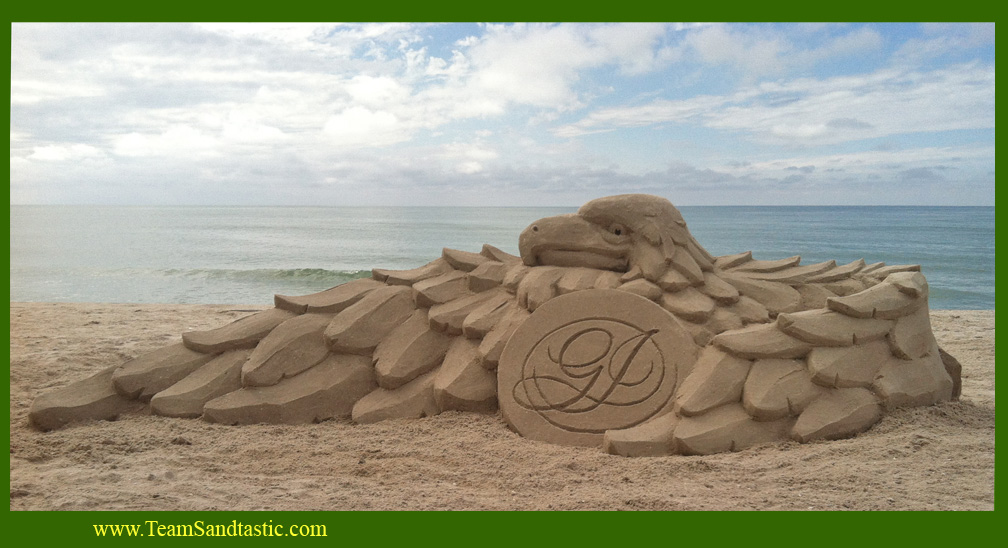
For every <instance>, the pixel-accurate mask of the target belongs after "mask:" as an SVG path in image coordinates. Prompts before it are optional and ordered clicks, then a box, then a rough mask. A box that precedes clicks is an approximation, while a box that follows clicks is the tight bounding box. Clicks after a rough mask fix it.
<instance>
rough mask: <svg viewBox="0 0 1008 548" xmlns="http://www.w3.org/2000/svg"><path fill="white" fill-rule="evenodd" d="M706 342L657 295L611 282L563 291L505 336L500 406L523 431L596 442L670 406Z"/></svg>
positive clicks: (557, 440)
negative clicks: (655, 297) (631, 290)
mask: <svg viewBox="0 0 1008 548" xmlns="http://www.w3.org/2000/svg"><path fill="white" fill-rule="evenodd" d="M698 350H699V348H698V347H697V346H696V344H695V343H694V342H693V338H692V337H691V336H690V335H689V333H688V332H687V331H686V330H685V329H684V328H683V327H682V326H681V325H680V324H679V323H678V322H677V321H676V319H675V318H674V317H673V316H672V315H671V314H669V313H668V312H667V311H666V310H665V309H663V308H662V307H660V306H658V305H657V304H655V303H654V302H652V301H650V300H648V299H646V298H644V297H641V296H639V295H635V294H633V293H629V292H627V291H619V290H612V289H595V290H587V291H579V292H577V293H571V294H568V295H563V296H560V297H557V298H555V299H553V300H551V301H549V302H547V303H545V304H543V305H542V306H541V307H539V308H538V309H536V311H535V312H534V313H533V314H532V315H531V316H530V317H529V318H528V319H527V320H526V321H525V322H524V323H523V324H522V325H521V326H520V327H519V328H518V329H517V330H516V331H515V333H514V335H512V336H511V339H510V340H509V341H508V343H507V346H506V347H505V348H504V352H503V354H502V355H501V359H500V362H499V365H498V369H497V393H498V398H499V400H500V408H501V412H502V414H503V416H504V420H505V421H507V423H508V424H510V425H511V426H512V427H513V428H514V429H515V430H517V431H518V432H519V433H520V434H521V435H523V436H525V437H529V438H532V439H537V440H540V441H547V442H551V443H561V444H565V445H586V446H598V445H601V443H602V438H603V436H604V435H605V432H606V431H607V430H622V429H625V428H629V427H632V426H636V425H638V424H641V423H643V422H646V421H647V420H649V419H651V418H653V417H655V416H656V415H659V414H661V413H662V412H663V411H668V410H670V409H671V407H672V397H673V395H674V394H675V389H676V383H677V380H678V379H679V376H680V370H682V369H683V368H688V367H689V366H690V365H691V364H692V363H693V362H694V361H695V360H696V356H697V352H698Z"/></svg>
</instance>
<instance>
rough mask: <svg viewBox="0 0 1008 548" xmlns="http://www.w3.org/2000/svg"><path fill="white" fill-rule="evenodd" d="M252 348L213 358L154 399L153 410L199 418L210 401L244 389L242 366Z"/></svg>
mask: <svg viewBox="0 0 1008 548" xmlns="http://www.w3.org/2000/svg"><path fill="white" fill-rule="evenodd" d="M251 353H252V351H251V350H231V351H229V352H225V353H223V354H221V355H219V356H217V357H216V358H214V359H212V360H210V361H209V362H207V363H206V365H203V366H202V367H200V368H199V369H197V370H195V371H193V372H192V373H190V374H189V375H187V376H186V377H185V378H184V379H182V380H180V381H179V382H177V383H175V384H173V385H171V386H170V387H168V388H166V389H164V390H162V391H160V392H158V393H157V394H155V395H154V397H153V398H151V402H150V406H151V413H154V414H155V415H164V416H166V417H186V418H195V417H199V416H200V415H202V414H203V405H205V404H206V402H208V401H210V400H212V399H214V398H216V397H217V396H223V395H224V394H227V393H228V392H234V391H235V390H238V389H239V388H241V386H242V383H241V373H242V365H244V364H245V362H246V361H248V358H249V355H250V354H251Z"/></svg>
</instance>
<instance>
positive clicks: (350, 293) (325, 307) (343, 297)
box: [273, 279, 385, 314]
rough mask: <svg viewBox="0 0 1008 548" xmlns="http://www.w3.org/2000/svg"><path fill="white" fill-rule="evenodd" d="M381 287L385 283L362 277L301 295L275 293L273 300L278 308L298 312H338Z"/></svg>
mask: <svg viewBox="0 0 1008 548" xmlns="http://www.w3.org/2000/svg"><path fill="white" fill-rule="evenodd" d="M379 287H385V284H382V283H380V282H377V281H375V280H368V279H361V280H354V281H352V282H347V283H345V284H342V285H337V286H336V287H333V288H331V289H327V290H325V291H321V292H319V293H313V294H311V295H304V296H301V297H287V296H285V295H274V296H273V302H274V304H275V305H276V307H277V308H281V309H284V310H289V311H291V312H294V313H296V314H304V313H305V312H318V313H323V314H324V313H336V312H341V311H342V310H344V309H345V308H347V307H348V306H350V305H352V304H354V303H356V302H357V301H359V300H361V299H362V298H363V297H364V295H366V294H367V293H368V292H369V291H371V290H374V289H378V288H379Z"/></svg>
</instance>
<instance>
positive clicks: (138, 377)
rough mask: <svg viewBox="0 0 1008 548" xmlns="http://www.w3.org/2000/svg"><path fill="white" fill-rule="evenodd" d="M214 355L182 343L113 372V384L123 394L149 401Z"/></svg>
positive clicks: (129, 363)
mask: <svg viewBox="0 0 1008 548" xmlns="http://www.w3.org/2000/svg"><path fill="white" fill-rule="evenodd" d="M213 358H214V356H213V354H203V353H200V352H196V351H195V350H189V349H188V348H186V346H185V344H183V343H178V344H173V345H171V346H166V347H164V348H162V349H160V350H155V351H153V352H148V353H147V354H143V355H141V356H138V357H136V358H134V359H132V360H130V361H128V362H126V363H124V364H122V365H121V366H119V367H117V368H116V369H115V371H114V372H113V373H112V386H114V387H115V389H116V391H118V392H119V393H120V394H122V395H124V396H126V397H128V398H134V399H139V400H141V401H149V400H150V399H151V398H152V397H153V396H154V394H157V393H158V392H160V391H162V390H164V389H166V388H168V387H170V386H171V385H173V384H175V383H177V382H179V381H180V380H182V379H184V378H185V377H186V375H188V374H189V373H192V372H193V371H195V370H196V369H198V368H199V367H200V366H202V365H203V364H205V363H207V362H208V361H210V360H212V359H213Z"/></svg>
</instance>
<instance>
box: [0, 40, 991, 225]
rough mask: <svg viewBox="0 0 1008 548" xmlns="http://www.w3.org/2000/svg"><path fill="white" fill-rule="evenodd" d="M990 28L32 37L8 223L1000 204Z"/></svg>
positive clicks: (21, 59) (18, 84)
mask: <svg viewBox="0 0 1008 548" xmlns="http://www.w3.org/2000/svg"><path fill="white" fill-rule="evenodd" d="M994 51H995V50H994V24H993V23H991V24H768V23H757V24H735V23H733V24H693V23H690V24H674V23H673V24H657V23H655V24H574V23H560V24H463V23H448V24H419V23H396V24H385V23H382V24H323V23H302V24H294V23H277V24H274V23H247V24H223V23H212V24H99V23H90V24H20V23H16V24H13V25H12V29H11V111H10V177H11V180H10V198H11V204H123V205H311V206H316V205H319V206H342V205H459V206H469V205H472V206H497V205H500V206H572V205H579V204H581V203H583V202H584V201H586V200H588V199H592V198H595V197H599V196H605V195H610V194H621V193H630V192H646V193H651V194H658V195H661V196H664V197H666V198H668V199H669V200H671V201H672V202H673V203H675V204H677V205H994V157H995V149H994V118H995V116H994Z"/></svg>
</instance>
